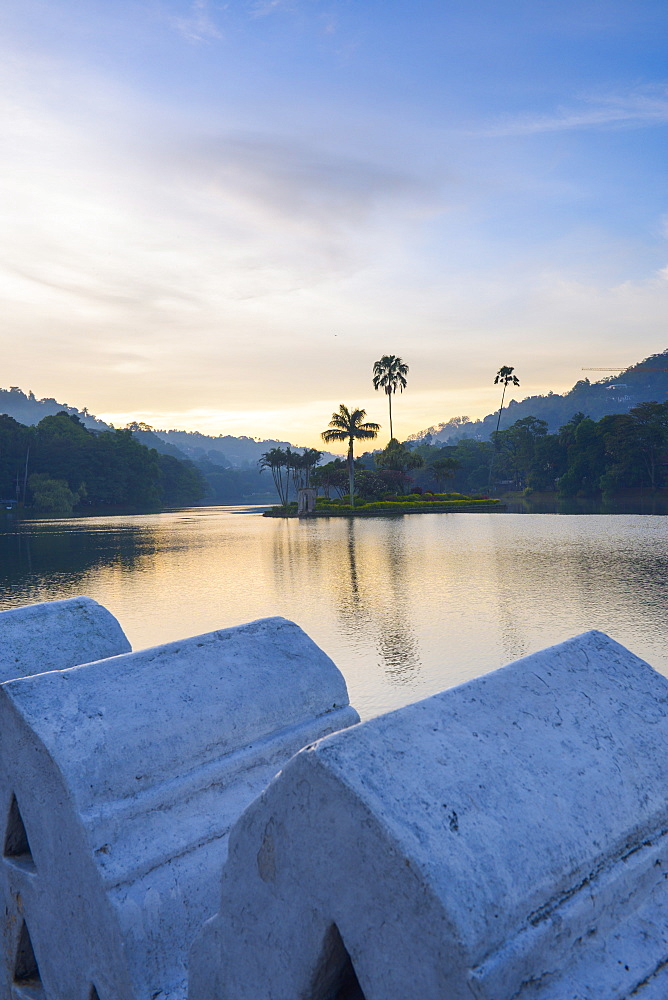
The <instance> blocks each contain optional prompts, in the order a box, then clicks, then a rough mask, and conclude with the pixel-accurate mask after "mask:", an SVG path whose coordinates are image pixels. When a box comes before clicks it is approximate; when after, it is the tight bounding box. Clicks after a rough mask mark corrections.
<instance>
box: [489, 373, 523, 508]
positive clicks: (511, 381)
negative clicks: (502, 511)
mask: <svg viewBox="0 0 668 1000" xmlns="http://www.w3.org/2000/svg"><path fill="white" fill-rule="evenodd" d="M514 371H515V369H514V368H509V367H508V365H502V366H501V368H499V370H498V372H497V373H496V378H495V379H494V385H499V384H501V385H502V386H503V392H502V393H501V406H500V407H499V416H498V418H497V421H496V430H495V432H494V450H493V451H492V460H491V462H490V463H489V485H488V487H487V492H488V493H489V491H490V490H491V488H492V469H493V468H494V454H495V451H496V449H497V448H498V444H497V438H496V435H497V434H498V433H499V424H500V423H501V411H502V410H503V401H504V399H505V397H506V389H507V388H508V386H509V385H519V384H520V380H519V379H518V377H517V375H513V372H514Z"/></svg>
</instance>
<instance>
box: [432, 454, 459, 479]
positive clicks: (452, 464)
mask: <svg viewBox="0 0 668 1000" xmlns="http://www.w3.org/2000/svg"><path fill="white" fill-rule="evenodd" d="M460 464H461V463H460V462H458V461H457V459H456V458H454V457H453V456H452V455H443V456H439V457H438V458H435V459H434V461H433V462H432V463H431V465H430V466H429V469H430V470H431V472H432V474H433V476H434V479H435V480H436V484H437V486H443V485H444V484H445V480H446V479H450V477H451V476H454V474H455V472H456V471H457V469H458V468H459V467H460Z"/></svg>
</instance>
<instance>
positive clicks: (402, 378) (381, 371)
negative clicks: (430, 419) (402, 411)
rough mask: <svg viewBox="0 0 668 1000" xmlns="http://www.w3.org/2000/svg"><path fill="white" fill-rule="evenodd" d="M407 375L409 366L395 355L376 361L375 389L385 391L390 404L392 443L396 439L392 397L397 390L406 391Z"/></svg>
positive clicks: (385, 355) (386, 355)
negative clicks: (393, 425) (393, 424)
mask: <svg viewBox="0 0 668 1000" xmlns="http://www.w3.org/2000/svg"><path fill="white" fill-rule="evenodd" d="M407 375H408V365H406V364H404V362H403V361H402V360H401V358H398V357H396V355H394V354H384V355H383V356H382V358H381V359H380V361H374V365H373V387H374V389H384V390H385V392H386V393H387V401H388V403H389V404H390V441H391V440H392V438H393V437H394V434H393V432H392V396H393V395H394V393H395V392H396V391H397V389H398V390H399V392H403V391H404V389H405V388H406V385H407V383H406V376H407Z"/></svg>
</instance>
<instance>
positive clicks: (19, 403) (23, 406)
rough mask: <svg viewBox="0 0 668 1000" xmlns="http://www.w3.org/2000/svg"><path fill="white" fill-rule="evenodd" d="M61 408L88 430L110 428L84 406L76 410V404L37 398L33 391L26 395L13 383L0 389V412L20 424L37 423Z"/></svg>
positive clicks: (60, 410) (53, 414)
mask: <svg viewBox="0 0 668 1000" xmlns="http://www.w3.org/2000/svg"><path fill="white" fill-rule="evenodd" d="M63 410H64V411H65V413H69V414H70V416H75V417H78V418H79V420H80V421H81V422H82V424H83V425H84V427H87V428H88V430H91V431H108V430H111V427H110V426H109V424H105V422H104V421H103V420H98V419H97V417H94V416H93V414H92V413H89V412H88V410H87V409H86V407H85V406H84V408H83V410H78V409H77V408H76V406H70V405H69V403H59V402H57V400H55V399H51V398H45V399H37V398H36V396H35V395H34V393H32V392H28V394H27V395H26V394H25V392H23V391H22V390H21V389H19V388H18V387H17V386H15V385H12V386H10V388H9V389H0V413H6V414H7V415H8V416H10V417H13V418H14V420H18V422H19V423H20V424H27V425H31V424H38V423H39V422H40V420H42V419H43V418H44V417H53V416H55V415H56V413H61V412H62V411H63Z"/></svg>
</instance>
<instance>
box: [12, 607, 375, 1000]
mask: <svg viewBox="0 0 668 1000" xmlns="http://www.w3.org/2000/svg"><path fill="white" fill-rule="evenodd" d="M91 603H92V602H91ZM28 634H29V633H28V632H26V636H27V635H28ZM24 662H27V660H25V661H24ZM54 665H56V661H55V660H54V659H50V658H49V654H48V651H47V650H45V651H44V653H43V660H42V669H49V667H53V666H54ZM357 720H358V716H357V713H356V712H355V711H354V710H353V709H352V708H351V707H350V706H349V704H348V694H347V691H346V685H345V682H344V680H343V677H342V676H341V674H340V673H339V671H338V669H337V668H336V666H335V665H334V663H332V661H331V660H330V659H329V657H327V656H326V655H325V654H324V653H323V652H322V651H321V650H320V649H319V648H318V647H317V646H316V645H315V644H314V643H313V642H312V641H311V640H310V639H309V638H308V636H306V635H305V633H304V632H302V631H301V629H299V628H298V627H297V626H296V625H294V624H292V623H291V622H288V621H286V620H285V619H282V618H271V619H266V620H263V621H258V622H252V623H250V624H248V625H243V626H239V627H237V628H228V629H223V630H221V631H216V632H211V633H209V634H207V635H202V636H198V637H195V638H191V639H186V640H183V641H182V642H173V643H170V644H168V645H165V646H158V647H156V648H154V649H148V650H143V651H141V652H137V653H130V654H126V655H122V656H114V657H112V658H111V659H106V660H98V662H95V663H88V664H86V665H84V666H79V667H75V668H73V669H67V670H58V671H53V672H50V673H41V674H39V675H37V676H33V677H22V678H19V679H15V680H11V681H8V682H7V683H5V684H2V685H0V815H1V816H2V817H5V822H6V828H5V831H4V834H3V845H4V849H3V854H4V856H3V859H2V864H0V883H1V884H0V893H1V895H2V905H3V906H4V908H5V919H4V920H3V922H2V928H3V931H2V933H3V938H2V961H1V962H0V996H1V997H2V998H3V1000H5V998H7V1000H9V998H10V997H11V998H12V1000H19V998H22V1000H37V998H40V1000H42V998H43V1000H168V998H170V1000H177V998H183V997H184V995H185V991H186V962H187V956H188V949H189V947H190V945H191V943H192V940H193V938H194V937H195V934H196V931H197V930H198V929H199V928H200V926H201V925H202V924H203V922H204V921H205V920H206V919H207V918H208V917H210V916H211V915H212V914H214V913H215V911H216V909H217V905H218V894H219V893H218V887H219V883H220V871H221V869H222V866H223V863H224V861H225V857H226V853H227V837H228V831H229V828H230V826H231V824H233V823H234V822H235V821H236V819H237V818H238V817H239V815H240V814H241V812H242V811H243V810H244V809H245V808H246V806H248V805H249V803H250V802H251V801H252V799H253V798H254V797H255V796H256V795H257V794H258V793H259V792H260V791H261V790H262V789H263V788H264V787H265V786H266V785H267V784H268V783H269V782H270V780H271V779H272V778H273V777H274V775H275V774H276V773H277V771H279V770H280V768H281V767H283V766H284V765H285V763H286V762H287V761H288V759H289V758H290V757H291V756H292V755H293V754H294V753H295V752H296V751H298V750H299V749H300V748H301V747H303V746H305V745H307V744H309V743H311V742H312V741H313V740H315V739H318V738H319V737H322V736H323V735H325V734H327V733H330V732H332V731H334V730H337V729H341V728H342V727H345V726H348V725H350V724H351V723H354V722H356V721H357ZM255 1000H259V997H256V998H255Z"/></svg>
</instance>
